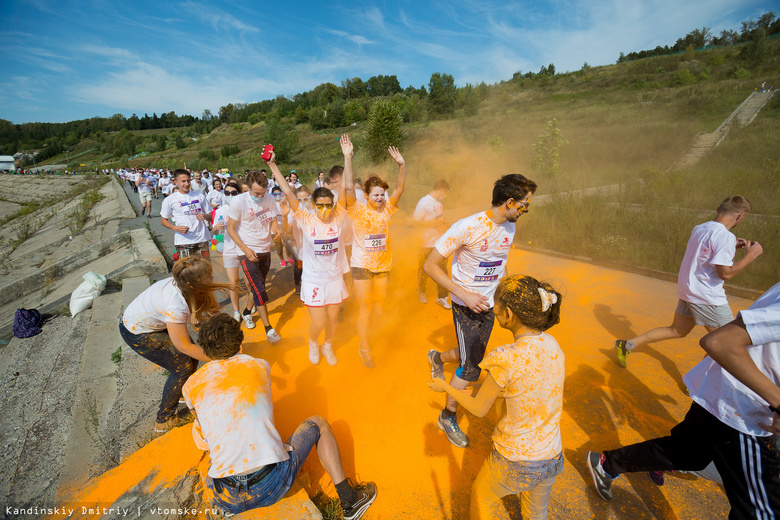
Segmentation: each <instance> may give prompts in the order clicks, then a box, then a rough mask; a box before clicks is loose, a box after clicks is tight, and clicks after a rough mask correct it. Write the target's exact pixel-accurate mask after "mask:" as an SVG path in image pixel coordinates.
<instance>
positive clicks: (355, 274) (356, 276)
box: [351, 267, 390, 280]
mask: <svg viewBox="0 0 780 520" xmlns="http://www.w3.org/2000/svg"><path fill="white" fill-rule="evenodd" d="M351 272H352V279H353V280H373V279H374V278H376V277H377V276H382V275H383V274H390V271H382V272H381V273H375V272H373V271H369V270H368V269H363V268H362V267H352V268H351Z"/></svg>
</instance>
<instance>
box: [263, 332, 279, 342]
mask: <svg viewBox="0 0 780 520" xmlns="http://www.w3.org/2000/svg"><path fill="white" fill-rule="evenodd" d="M265 339H267V340H268V342H269V343H276V342H277V341H282V337H281V336H280V335H279V334H277V333H276V331H275V330H274V329H271V330H269V331H268V332H266V333H265Z"/></svg>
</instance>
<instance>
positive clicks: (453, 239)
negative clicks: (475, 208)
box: [435, 211, 515, 307]
mask: <svg viewBox="0 0 780 520" xmlns="http://www.w3.org/2000/svg"><path fill="white" fill-rule="evenodd" d="M514 237H515V224H514V222H509V221H507V222H504V223H503V224H501V225H497V224H495V223H494V222H493V221H492V220H490V218H488V216H487V212H484V211H483V212H482V213H477V214H476V215H471V216H470V217H466V218H464V219H461V220H459V221H457V222H456V223H454V224H453V225H452V226H451V227H450V229H448V230H447V231H446V232H445V233H444V234H443V235H442V236H441V238H439V240H437V241H436V245H435V247H436V250H437V251H438V252H439V254H441V255H442V256H443V257H445V258H447V257H448V256H450V255H452V254H453V253H454V256H453V257H452V281H453V282H455V283H456V284H458V285H460V286H461V287H463V288H464V289H466V290H467V291H470V292H477V293H480V294H482V295H484V296H487V298H488V304H489V305H490V307H493V294H494V293H495V292H496V288H497V287H498V284H499V283H500V281H501V277H502V275H503V273H504V271H505V270H506V263H507V260H508V259H509V250H510V249H511V248H512V241H513V240H514ZM450 298H451V299H452V301H453V302H455V303H457V304H458V305H466V304H465V303H464V302H463V301H462V300H461V299H460V298H458V297H457V296H455V295H454V294H450Z"/></svg>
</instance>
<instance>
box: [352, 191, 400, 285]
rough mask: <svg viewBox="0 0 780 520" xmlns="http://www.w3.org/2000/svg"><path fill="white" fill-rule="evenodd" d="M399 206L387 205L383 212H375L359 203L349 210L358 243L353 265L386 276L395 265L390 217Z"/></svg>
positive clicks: (354, 249)
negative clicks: (392, 253)
mask: <svg viewBox="0 0 780 520" xmlns="http://www.w3.org/2000/svg"><path fill="white" fill-rule="evenodd" d="M396 211H398V206H393V205H390V204H385V206H384V207H383V208H382V210H381V211H374V210H373V209H371V208H369V206H368V205H363V204H355V205H353V206H350V207H349V218H350V219H351V220H352V230H353V232H354V241H353V242H352V259H351V261H350V265H351V266H352V267H359V268H362V269H367V270H369V271H371V272H372V273H384V272H387V271H389V270H390V268H391V267H392V266H393V256H392V255H391V254H390V217H391V216H392V215H393V213H395V212H396Z"/></svg>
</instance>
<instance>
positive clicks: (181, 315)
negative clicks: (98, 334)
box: [119, 256, 231, 433]
mask: <svg viewBox="0 0 780 520" xmlns="http://www.w3.org/2000/svg"><path fill="white" fill-rule="evenodd" d="M211 274H212V270H211V263H210V262H209V261H208V260H204V259H203V258H201V257H199V256H191V257H187V258H181V259H179V260H178V261H177V262H176V263H175V264H173V269H172V275H173V276H172V277H170V278H165V279H164V280H160V281H159V282H157V283H155V284H154V285H152V286H151V287H149V288H148V289H146V290H145V291H144V292H142V293H141V294H140V295H138V297H137V298H136V299H135V300H133V301H132V303H130V305H128V306H127V309H125V312H124V314H123V315H122V318H121V319H120V320H119V334H120V335H121V336H122V339H123V340H124V341H125V343H127V344H128V346H129V347H130V348H131V349H133V350H134V351H136V352H137V353H138V354H139V355H141V356H143V357H144V358H146V359H148V360H149V361H151V362H152V363H154V364H156V365H159V366H161V367H162V368H164V369H165V370H168V371H169V372H170V374H169V375H168V379H167V380H166V381H165V387H164V388H163V395H162V401H161V402H160V408H159V410H158V411H157V422H156V423H155V426H154V431H155V432H157V433H163V432H166V431H168V430H170V429H171V428H173V427H174V426H178V425H179V424H182V421H186V420H187V418H188V417H187V416H188V415H189V414H188V413H187V414H184V415H179V416H177V414H176V408H177V406H178V404H179V399H180V398H181V389H182V386H184V382H185V381H187V378H188V377H190V376H191V375H192V374H193V373H194V372H195V370H196V369H197V368H198V361H199V360H200V361H209V357H208V356H207V355H205V354H204V353H203V350H201V348H200V347H198V346H197V345H195V344H194V343H193V342H192V340H191V339H190V333H189V331H188V330H187V323H188V322H189V321H191V319H193V318H194V319H196V320H202V319H204V317H205V316H206V315H208V314H213V313H216V312H218V311H219V303H218V302H217V300H216V298H215V297H214V291H216V290H219V289H229V288H231V286H230V285H228V284H221V283H214V282H212V281H211Z"/></svg>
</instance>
